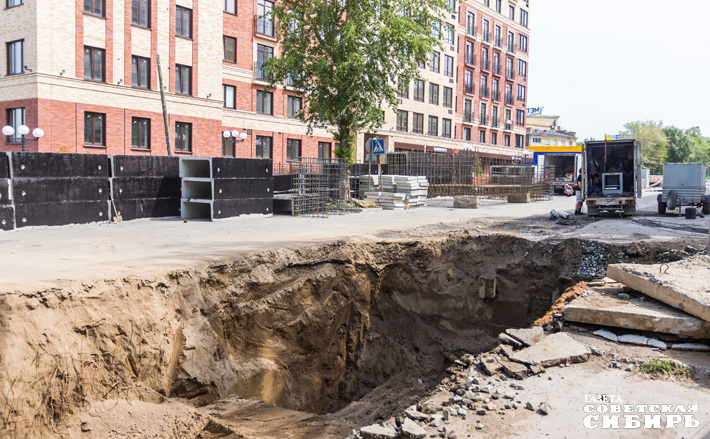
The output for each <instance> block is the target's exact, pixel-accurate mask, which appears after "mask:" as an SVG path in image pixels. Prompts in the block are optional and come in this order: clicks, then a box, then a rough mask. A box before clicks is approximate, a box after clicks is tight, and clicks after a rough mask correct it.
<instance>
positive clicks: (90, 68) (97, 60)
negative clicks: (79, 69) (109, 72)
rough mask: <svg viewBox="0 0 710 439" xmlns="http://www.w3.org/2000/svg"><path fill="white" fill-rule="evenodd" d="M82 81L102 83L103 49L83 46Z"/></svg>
mask: <svg viewBox="0 0 710 439" xmlns="http://www.w3.org/2000/svg"><path fill="white" fill-rule="evenodd" d="M84 79H91V80H93V81H104V80H105V78H104V49H97V48H95V47H88V46H84Z"/></svg>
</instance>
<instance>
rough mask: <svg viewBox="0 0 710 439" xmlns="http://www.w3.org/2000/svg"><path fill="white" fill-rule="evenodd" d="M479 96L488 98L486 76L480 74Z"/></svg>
mask: <svg viewBox="0 0 710 439" xmlns="http://www.w3.org/2000/svg"><path fill="white" fill-rule="evenodd" d="M480 94H481V97H482V98H488V76H481V93H480Z"/></svg>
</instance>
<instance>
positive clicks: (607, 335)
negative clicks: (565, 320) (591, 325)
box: [572, 320, 619, 342]
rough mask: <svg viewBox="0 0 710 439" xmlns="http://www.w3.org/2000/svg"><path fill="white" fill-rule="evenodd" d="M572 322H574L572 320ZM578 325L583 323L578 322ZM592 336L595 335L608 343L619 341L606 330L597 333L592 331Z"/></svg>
mask: <svg viewBox="0 0 710 439" xmlns="http://www.w3.org/2000/svg"><path fill="white" fill-rule="evenodd" d="M572 321H575V320H572ZM580 323H584V322H580ZM593 334H594V335H596V336H597V337H601V338H605V339H607V340H609V341H614V342H616V341H619V337H617V336H616V334H614V333H613V332H610V331H607V330H606V329H599V330H598V331H594V332H593Z"/></svg>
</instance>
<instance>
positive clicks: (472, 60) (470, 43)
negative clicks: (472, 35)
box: [466, 41, 476, 66]
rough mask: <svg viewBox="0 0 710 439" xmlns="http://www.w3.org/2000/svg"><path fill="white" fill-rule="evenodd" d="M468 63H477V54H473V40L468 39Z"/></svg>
mask: <svg viewBox="0 0 710 439" xmlns="http://www.w3.org/2000/svg"><path fill="white" fill-rule="evenodd" d="M466 64H468V65H471V66H472V65H475V64H476V56H475V55H474V54H473V41H466Z"/></svg>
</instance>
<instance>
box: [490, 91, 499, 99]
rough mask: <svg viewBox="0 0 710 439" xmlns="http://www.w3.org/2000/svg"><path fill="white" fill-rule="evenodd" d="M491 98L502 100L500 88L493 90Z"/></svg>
mask: <svg viewBox="0 0 710 439" xmlns="http://www.w3.org/2000/svg"><path fill="white" fill-rule="evenodd" d="M491 98H492V99H493V100H494V101H500V92H499V91H498V90H493V91H491Z"/></svg>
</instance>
